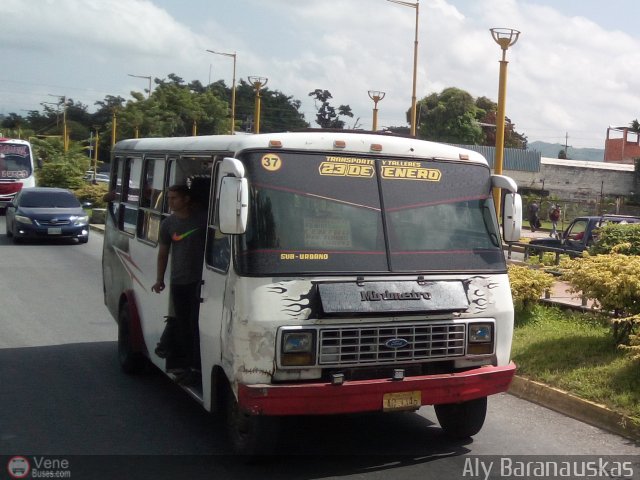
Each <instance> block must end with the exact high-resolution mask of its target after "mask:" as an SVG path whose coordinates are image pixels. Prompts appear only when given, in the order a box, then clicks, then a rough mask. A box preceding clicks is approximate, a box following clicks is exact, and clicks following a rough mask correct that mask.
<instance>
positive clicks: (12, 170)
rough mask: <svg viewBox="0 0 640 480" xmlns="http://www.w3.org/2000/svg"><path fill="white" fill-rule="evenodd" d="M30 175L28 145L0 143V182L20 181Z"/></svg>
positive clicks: (29, 151)
mask: <svg viewBox="0 0 640 480" xmlns="http://www.w3.org/2000/svg"><path fill="white" fill-rule="evenodd" d="M31 174H32V165H31V150H30V149H29V146H28V145H22V144H18V143H8V142H0V180H2V179H22V178H27V177H29V176H30V175H31Z"/></svg>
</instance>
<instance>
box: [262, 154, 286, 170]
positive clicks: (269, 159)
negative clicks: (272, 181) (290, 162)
mask: <svg viewBox="0 0 640 480" xmlns="http://www.w3.org/2000/svg"><path fill="white" fill-rule="evenodd" d="M281 166H282V160H281V159H280V157H279V156H278V155H274V154H272V153H268V154H266V155H264V156H263V157H262V168H264V169H265V170H268V171H270V172H275V171H276V170H280V167H281Z"/></svg>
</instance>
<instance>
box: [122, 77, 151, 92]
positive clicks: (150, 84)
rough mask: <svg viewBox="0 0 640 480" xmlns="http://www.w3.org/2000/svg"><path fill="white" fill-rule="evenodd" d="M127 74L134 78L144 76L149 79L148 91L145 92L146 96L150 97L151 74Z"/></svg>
mask: <svg viewBox="0 0 640 480" xmlns="http://www.w3.org/2000/svg"><path fill="white" fill-rule="evenodd" d="M127 75H129V76H130V77H134V78H144V79H145V80H149V91H148V93H147V98H151V76H150V75H132V74H131V73H127Z"/></svg>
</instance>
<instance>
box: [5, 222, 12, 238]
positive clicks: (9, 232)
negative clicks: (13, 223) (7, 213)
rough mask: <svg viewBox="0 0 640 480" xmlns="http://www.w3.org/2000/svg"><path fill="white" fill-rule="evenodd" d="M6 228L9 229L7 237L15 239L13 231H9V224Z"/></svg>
mask: <svg viewBox="0 0 640 480" xmlns="http://www.w3.org/2000/svg"><path fill="white" fill-rule="evenodd" d="M6 228H7V237H8V238H11V237H13V232H12V231H11V230H9V224H8V223H7V224H6Z"/></svg>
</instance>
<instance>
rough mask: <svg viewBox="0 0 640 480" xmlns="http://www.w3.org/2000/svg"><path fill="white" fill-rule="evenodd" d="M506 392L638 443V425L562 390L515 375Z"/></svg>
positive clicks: (631, 420) (639, 433) (639, 430)
mask: <svg viewBox="0 0 640 480" xmlns="http://www.w3.org/2000/svg"><path fill="white" fill-rule="evenodd" d="M509 393H510V394H511V395H514V396H516V397H519V398H522V399H524V400H528V401H530V402H533V403H537V404H538V405H542V406H543V407H547V408H549V409H551V410H555V411H556V412H560V413H562V414H563V415H566V416H568V417H571V418H575V419H576V420H580V421H581V422H584V423H587V424H589V425H593V426H594V427H598V428H602V429H603V430H607V431H609V432H611V433H615V434H617V435H620V436H622V437H625V438H628V439H631V440H633V441H635V442H640V422H638V421H637V420H634V419H633V418H631V417H629V416H626V415H622V414H620V413H616V412H613V411H611V410H609V409H608V408H607V407H605V406H604V405H600V404H597V403H594V402H590V401H588V400H584V399H582V398H579V397H576V396H575V395H572V394H570V393H569V392H565V391H564V390H560V389H558V388H554V387H550V386H548V385H545V384H543V383H540V382H535V381H533V380H528V379H526V378H523V377H519V376H515V377H514V378H513V381H512V382H511V387H510V388H509Z"/></svg>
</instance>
